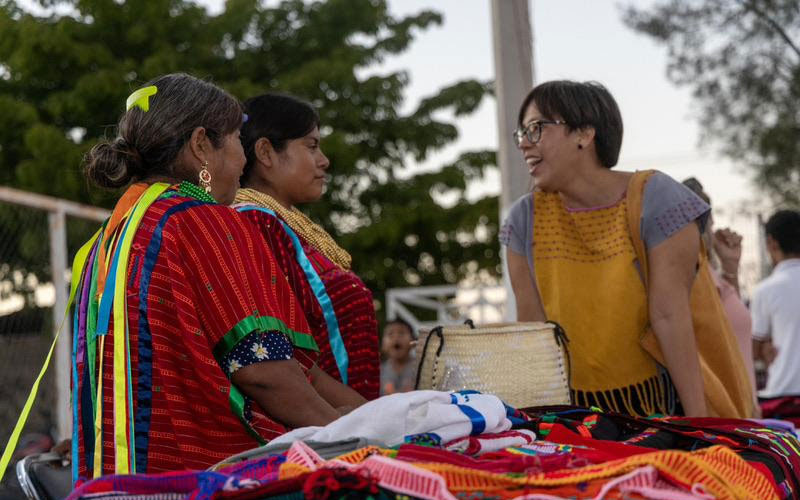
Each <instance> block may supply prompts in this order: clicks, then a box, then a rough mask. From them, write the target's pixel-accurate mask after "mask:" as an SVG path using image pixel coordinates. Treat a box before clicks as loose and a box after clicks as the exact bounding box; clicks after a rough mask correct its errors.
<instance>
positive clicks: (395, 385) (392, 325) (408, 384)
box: [381, 318, 417, 396]
mask: <svg viewBox="0 0 800 500" xmlns="http://www.w3.org/2000/svg"><path fill="white" fill-rule="evenodd" d="M415 338H416V337H415V335H414V330H413V328H411V325H410V324H408V322H406V321H405V320H403V319H400V318H396V319H393V320H391V321H389V322H388V323H386V327H384V329H383V339H382V343H381V353H382V354H383V356H384V357H385V361H384V362H383V363H382V364H381V396H385V395H387V394H394V393H396V392H408V391H412V390H414V377H415V376H416V374H417V364H416V363H415V362H414V361H415V360H414V358H413V357H412V356H411V347H412V346H413V343H414V342H413V341H414V339H415Z"/></svg>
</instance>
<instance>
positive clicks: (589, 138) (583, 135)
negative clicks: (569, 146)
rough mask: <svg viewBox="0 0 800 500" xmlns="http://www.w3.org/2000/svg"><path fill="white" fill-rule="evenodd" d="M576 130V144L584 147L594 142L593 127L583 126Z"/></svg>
mask: <svg viewBox="0 0 800 500" xmlns="http://www.w3.org/2000/svg"><path fill="white" fill-rule="evenodd" d="M577 132H578V145H579V146H581V147H583V148H586V147H588V146H589V145H590V144H592V143H593V142H594V136H595V130H594V127H591V126H589V127H583V128H580V129H578V130H577Z"/></svg>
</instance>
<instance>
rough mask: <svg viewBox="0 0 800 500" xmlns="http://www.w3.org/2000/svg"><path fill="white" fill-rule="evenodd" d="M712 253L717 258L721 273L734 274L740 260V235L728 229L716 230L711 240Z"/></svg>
mask: <svg viewBox="0 0 800 500" xmlns="http://www.w3.org/2000/svg"><path fill="white" fill-rule="evenodd" d="M712 245H713V246H714V252H716V254H717V257H719V261H720V264H721V266H722V272H723V273H725V274H736V273H737V272H738V270H739V260H740V259H741V258H742V235H740V234H739V233H737V232H736V231H733V230H731V229H730V228H727V227H726V228H724V229H717V230H716V231H714V237H713V239H712Z"/></svg>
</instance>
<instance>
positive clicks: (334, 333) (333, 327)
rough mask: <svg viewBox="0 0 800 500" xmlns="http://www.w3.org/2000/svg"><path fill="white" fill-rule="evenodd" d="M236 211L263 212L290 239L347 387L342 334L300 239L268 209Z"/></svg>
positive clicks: (323, 287) (247, 206) (323, 285)
mask: <svg viewBox="0 0 800 500" xmlns="http://www.w3.org/2000/svg"><path fill="white" fill-rule="evenodd" d="M236 210H237V211H239V212H246V211H249V210H258V211H259V212H264V213H265V214H267V215H271V216H273V217H275V218H276V219H277V220H279V221H280V223H281V225H282V226H283V229H284V230H285V231H286V233H287V234H288V235H289V236H290V237H291V238H292V241H293V242H294V249H295V256H296V258H297V262H298V263H299V264H300V267H301V268H302V269H303V272H304V273H305V275H306V279H307V280H308V283H309V285H311V290H312V291H313V292H314V296H315V297H316V298H317V302H319V305H320V307H321V308H322V314H323V316H324V317H325V324H326V325H327V326H328V341H329V342H330V344H331V352H333V357H334V359H335V360H336V366H337V367H338V368H339V375H340V376H341V377H342V383H344V384H345V385H347V367H348V365H349V363H350V360H349V359H348V356H347V349H345V347H344V341H343V340H342V333H341V332H340V331H339V320H338V319H336V313H335V312H334V310H333V303H332V302H331V298H330V297H329V296H328V292H327V291H326V290H325V284H324V283H323V282H322V279H321V278H320V277H319V274H317V271H316V269H314V266H312V265H311V261H310V260H309V259H308V256H307V255H306V252H305V251H304V250H303V244H302V243H301V242H300V238H298V237H297V234H296V233H295V232H294V231H293V230H292V228H291V227H289V225H288V224H287V223H286V222H284V221H283V220H282V219H281V218H280V217H278V215H277V214H276V213H275V212H274V211H272V210H270V209H268V208H264V207H257V206H253V205H246V206H241V207H237V208H236Z"/></svg>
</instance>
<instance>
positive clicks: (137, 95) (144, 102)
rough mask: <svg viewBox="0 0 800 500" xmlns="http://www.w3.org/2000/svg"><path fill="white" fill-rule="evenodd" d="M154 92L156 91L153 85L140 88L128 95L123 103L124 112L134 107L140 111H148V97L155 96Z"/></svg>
mask: <svg viewBox="0 0 800 500" xmlns="http://www.w3.org/2000/svg"><path fill="white" fill-rule="evenodd" d="M156 92H158V89H157V88H156V86H155V85H150V86H149V87H142V88H140V89H139V90H137V91H135V92H134V93H133V94H131V95H129V96H128V100H127V101H125V111H130V110H131V108H132V107H134V106H137V107H138V108H139V109H141V110H142V111H148V110H149V109H150V96H151V95H155V93H156Z"/></svg>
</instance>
